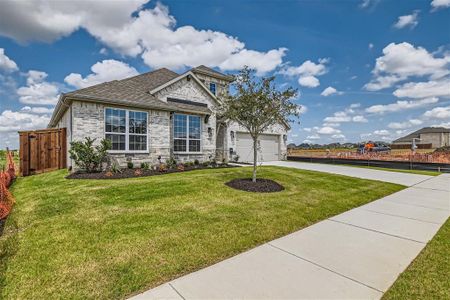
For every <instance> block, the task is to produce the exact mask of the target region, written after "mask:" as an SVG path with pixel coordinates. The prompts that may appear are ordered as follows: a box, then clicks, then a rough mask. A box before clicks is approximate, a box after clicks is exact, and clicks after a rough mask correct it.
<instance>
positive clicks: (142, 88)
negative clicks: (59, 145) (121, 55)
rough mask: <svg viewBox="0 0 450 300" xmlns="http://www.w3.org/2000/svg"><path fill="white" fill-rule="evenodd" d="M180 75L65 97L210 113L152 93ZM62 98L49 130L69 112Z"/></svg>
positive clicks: (143, 77) (160, 73) (151, 76)
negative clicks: (168, 100)
mask: <svg viewBox="0 0 450 300" xmlns="http://www.w3.org/2000/svg"><path fill="white" fill-rule="evenodd" d="M178 76H180V75H179V74H177V73H175V72H173V71H170V70H168V69H166V68H162V69H158V70H155V71H152V72H148V73H144V74H140V75H137V76H133V77H130V78H125V79H122V80H113V81H109V82H104V83H101V84H97V85H94V86H91V87H87V88H84V89H79V90H76V91H73V92H69V93H65V94H63V95H62V97H61V98H62V99H80V100H84V101H90V102H98V103H105V104H116V105H124V106H130V107H137V108H147V109H162V110H173V111H186V112H193V113H204V114H210V113H211V110H210V109H209V108H207V107H201V106H194V105H189V104H183V103H167V102H164V101H161V100H159V99H158V98H156V97H155V96H153V95H152V94H150V92H149V91H150V90H152V89H154V88H156V87H158V86H160V85H162V84H164V83H166V82H168V81H170V80H173V79H174V78H176V77H178ZM62 99H60V101H58V104H57V105H56V108H55V110H54V112H53V116H52V118H51V121H50V124H49V127H53V126H55V123H57V122H58V120H59V118H60V117H61V110H64V109H65V106H64V105H62V104H61V101H62Z"/></svg>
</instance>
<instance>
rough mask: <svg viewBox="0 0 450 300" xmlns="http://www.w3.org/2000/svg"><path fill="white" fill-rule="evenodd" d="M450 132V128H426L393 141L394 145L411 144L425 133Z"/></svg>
mask: <svg viewBox="0 0 450 300" xmlns="http://www.w3.org/2000/svg"><path fill="white" fill-rule="evenodd" d="M447 132H450V129H449V128H445V127H424V128H422V129H419V130H417V131H414V132H413V133H410V134H408V135H406V136H404V137H401V138H399V139H396V140H395V141H393V143H411V142H412V140H413V138H419V137H420V135H421V134H425V133H447Z"/></svg>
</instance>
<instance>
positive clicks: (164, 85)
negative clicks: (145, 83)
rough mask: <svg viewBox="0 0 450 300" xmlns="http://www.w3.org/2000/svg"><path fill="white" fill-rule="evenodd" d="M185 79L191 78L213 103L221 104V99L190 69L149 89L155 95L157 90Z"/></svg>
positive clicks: (159, 90)
mask: <svg viewBox="0 0 450 300" xmlns="http://www.w3.org/2000/svg"><path fill="white" fill-rule="evenodd" d="M184 79H186V80H187V81H190V80H192V81H193V82H195V83H196V85H197V86H198V87H199V88H200V89H202V91H203V92H204V93H205V94H206V95H207V97H209V98H210V99H212V100H213V101H214V102H215V103H217V104H219V105H220V104H221V101H220V100H219V99H218V98H217V97H216V95H214V94H213V93H211V91H210V90H209V89H208V88H207V87H206V86H205V85H204V84H203V82H201V81H200V80H199V79H198V78H197V76H195V74H194V73H192V72H191V71H188V72H186V73H184V74H181V75H180V76H178V77H176V78H173V79H172V80H170V81H168V82H166V83H164V84H162V85H160V86H158V87H156V88H154V89H152V90H150V94H152V95H154V96H155V95H157V94H158V93H159V92H161V91H163V90H164V89H167V88H169V87H170V86H173V85H175V84H176V83H178V82H180V81H182V80H184Z"/></svg>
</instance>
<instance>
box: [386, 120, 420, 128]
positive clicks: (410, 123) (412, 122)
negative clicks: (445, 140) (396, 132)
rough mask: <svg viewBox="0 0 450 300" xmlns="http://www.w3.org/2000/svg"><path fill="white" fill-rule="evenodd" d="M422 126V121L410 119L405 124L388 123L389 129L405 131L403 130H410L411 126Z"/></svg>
mask: <svg viewBox="0 0 450 300" xmlns="http://www.w3.org/2000/svg"><path fill="white" fill-rule="evenodd" d="M421 124H423V121H421V120H419V119H411V120H408V121H405V122H391V123H389V125H388V127H389V128H391V129H405V128H411V127H413V126H417V125H421Z"/></svg>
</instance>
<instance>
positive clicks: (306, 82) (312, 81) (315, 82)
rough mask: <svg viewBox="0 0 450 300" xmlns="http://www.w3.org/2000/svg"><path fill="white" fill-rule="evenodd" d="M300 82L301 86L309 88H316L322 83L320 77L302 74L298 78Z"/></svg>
mask: <svg viewBox="0 0 450 300" xmlns="http://www.w3.org/2000/svg"><path fill="white" fill-rule="evenodd" d="M298 83H299V84H300V85H301V86H304V87H309V88H314V87H317V86H319V85H320V81H319V79H317V77H314V76H300V78H299V79H298Z"/></svg>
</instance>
